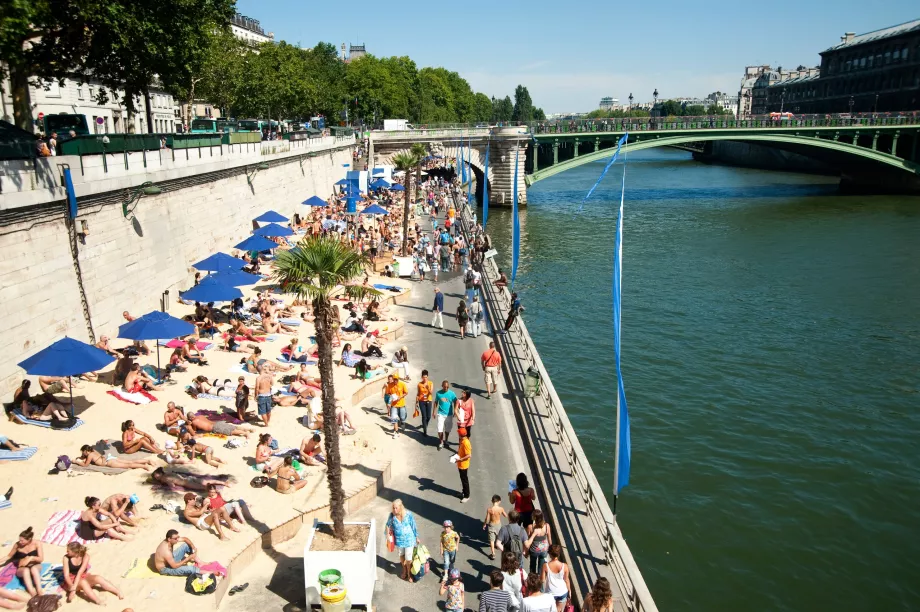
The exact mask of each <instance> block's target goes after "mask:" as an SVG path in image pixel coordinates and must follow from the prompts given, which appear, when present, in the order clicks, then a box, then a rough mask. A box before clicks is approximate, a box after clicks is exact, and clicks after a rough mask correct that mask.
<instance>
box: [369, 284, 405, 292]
mask: <svg viewBox="0 0 920 612" xmlns="http://www.w3.org/2000/svg"><path fill="white" fill-rule="evenodd" d="M374 289H377V290H379V291H392V292H393V293H402V292H403V291H405V289H403V288H402V287H397V286H396V285H384V284H383V283H374Z"/></svg>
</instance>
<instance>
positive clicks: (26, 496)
mask: <svg viewBox="0 0 920 612" xmlns="http://www.w3.org/2000/svg"><path fill="white" fill-rule="evenodd" d="M371 282H372V283H374V282H382V283H385V284H390V285H397V286H402V287H409V286H410V284H409V282H408V281H406V280H400V279H390V278H387V279H382V278H376V277H372V278H371ZM265 288H266V287H265V286H264V285H256V286H254V287H248V288H243V292H244V296H245V297H246V298H248V297H250V296H253V295H255V292H256V291H260V290H264V289H265ZM385 293H386V295H385V299H386V300H387V302H390V301H392V300H393V295H394V294H391V293H389V292H385ZM285 298H286V302H287V303H291V302H292V301H293V300H292V296H285ZM337 303H339V304H343V303H344V301H341V302H337ZM125 307H126V308H128V309H129V310H130V309H131V305H130V304H126V305H125ZM192 311H193V307H191V306H185V305H182V304H179V303H173V304H171V305H170V307H169V312H170V314H172V315H174V316H177V317H181V316H183V315H185V314H190V313H191V312H192ZM132 312H133V311H132ZM134 314H135V315H140V314H143V313H141V312H135V313H134ZM401 326H402V322H400V321H392V320H388V321H381V322H375V323H370V324H369V327H370V329H372V330H380V331H381V333H382V334H386V335H387V337H388V338H389V339H390V340H391V341H390V342H389V344H388V345H387V346H386V347H385V349H384V353H385V354H386V355H387V356H388V357H389V358H392V354H393V352H394V350H396V349H397V348H398V347H399V342H398V340H396V341H395V342H394V341H393V339H394V336H398V335H401V331H400V330H401ZM220 327H221V328H222V329H226V327H227V326H226V325H220ZM117 331H118V330H117V329H100V330H96V333H97V335H99V336H101V335H102V334H106V335H108V336H110V337H112V343H113V346H115V347H120V346H126V345H127V344H129V342H128V341H126V340H118V339H115V336H116V335H117ZM293 335H297V336H298V337H299V338H300V340H301V344H306V343H307V337H308V336H310V335H313V328H312V324H309V323H305V324H303V325H301V326H300V327H299V328H298V329H297V333H296V334H285V335H282V336H281V337H279V338H278V340H276V341H274V342H264V343H260V344H259V346H260V347H261V348H262V352H263V357H265V358H268V359H275V358H277V357H278V356H279V355H280V351H281V348H282V347H284V346H286V344H287V341H286V339H287V338H290V337H291V336H293ZM153 344H154V343H153V342H148V345H149V346H151V347H153ZM244 344H245V343H244ZM353 344H354V343H353ZM357 344H358V345H360V339H359V340H358V342H357ZM170 352H171V349H168V348H163V347H161V348H160V359H161V363H163V364H165V363H166V362H167V361H168V358H169V355H170ZM205 355H206V357H207V359H208V361H209V362H210V363H209V365H208V366H206V367H199V366H196V365H191V366H190V368H189V370H188V371H187V372H184V373H181V372H178V373H175V374H174V375H173V378H174V379H175V380H176V381H177V384H175V385H167V386H164V387H163V388H162V389H161V390H158V391H156V392H155V393H154V395H155V396H156V397H157V401H155V402H152V403H150V404H147V405H142V406H136V405H133V404H128V403H125V402H123V401H120V400H118V399H116V398H115V397H113V396H111V395H107V394H106V391H108V390H110V389H112V387H111V385H110V384H108V382H97V383H89V382H83V381H81V382H80V384H81V385H82V388H81V389H76V390H75V392H74V404H75V407H76V410H77V413H78V414H77V416H78V417H80V418H81V419H83V420H84V421H85V424H84V425H83V426H82V427H79V428H78V429H76V430H74V431H72V432H60V431H54V430H51V429H45V428H40V427H36V426H30V425H18V424H13V423H8V422H6V421H4V422H3V424H2V425H0V433H3V434H4V435H7V436H9V437H10V438H12V439H13V440H15V441H16V442H18V443H21V444H26V445H31V446H37V447H38V448H39V450H38V452H37V453H36V454H35V456H33V457H32V458H31V459H30V460H28V461H22V462H7V463H0V475H2V478H0V489H3V490H5V489H6V488H7V487H9V486H13V487H14V488H15V493H14V494H13V496H12V503H13V505H12V507H11V508H9V509H5V510H0V519H2V524H3V529H2V532H0V542H2V544H3V551H4V553H5V552H6V551H8V550H9V547H10V546H11V545H12V543H13V542H15V540H16V538H17V537H18V534H19V533H20V532H21V531H22V530H24V529H25V528H26V527H28V526H30V525H31V526H32V527H33V529H34V530H35V532H36V538H38V537H40V535H41V533H42V532H43V530H44V529H45V526H46V524H47V522H48V519H49V517H51V515H52V513H54V512H56V511H59V510H82V509H84V504H83V499H84V497H85V496H87V495H92V496H95V497H99V498H100V499H104V498H105V497H107V496H108V495H111V494H113V493H125V494H128V495H130V494H137V495H138V497H140V504H139V506H140V508H141V511H142V516H144V517H146V520H145V521H144V522H143V524H142V526H141V527H140V528H139V529H138V530H137V533H136V535H135V539H134V540H133V541H131V542H125V543H122V542H114V541H111V540H104V541H101V542H97V543H91V544H89V554H90V556H91V562H92V572H93V573H97V574H99V575H102V576H104V577H106V578H107V579H109V580H110V581H111V582H113V583H114V584H115V585H116V586H117V587H118V588H119V589H121V591H122V593H123V594H124V596H125V599H124V601H123V602H118V601H117V600H116V598H115V596H114V595H110V594H105V593H101V594H100V598H102V599H103V601H104V602H105V603H106V604H107V605H108V607H109V609H115V610H122V609H123V608H127V607H130V608H133V609H134V610H136V611H137V612H145V611H151V612H152V611H154V610H162V609H164V606H166V605H168V606H170V607H171V608H172V609H178V610H183V609H190V607H191V606H193V605H195V606H196V607H199V606H201V605H204V606H213V597H214V596H213V595H212V596H207V597H206V598H198V599H193V596H192V595H187V594H184V593H183V587H184V583H185V581H184V579H181V578H175V577H162V576H158V575H152V574H147V575H144V576H142V577H133V573H132V576H130V577H126V576H125V575H126V574H127V573H128V571H129V570H130V569H131V568H132V566H134V565H143V564H144V563H146V562H147V560H148V559H149V558H150V555H151V554H152V553H153V551H154V550H155V549H156V547H157V545H158V544H159V543H160V542H161V541H162V540H163V538H164V536H165V533H166V531H167V530H168V529H177V530H178V531H179V533H180V535H182V536H185V537H188V538H190V539H191V540H192V541H193V542H194V543H195V545H196V546H197V547H198V550H199V557H200V558H201V559H202V560H203V561H216V562H218V563H220V564H222V565H224V566H228V565H229V564H230V562H231V561H232V559H233V558H234V557H235V556H236V555H237V554H239V552H240V551H242V550H243V549H244V548H246V547H247V546H248V545H249V544H251V543H252V542H253V541H254V540H256V539H258V538H259V536H260V534H262V533H265V532H267V531H269V530H271V529H272V528H274V527H276V526H279V525H281V524H283V523H285V522H286V521H289V520H291V519H292V518H294V517H296V516H298V515H299V514H300V513H302V512H304V511H307V510H310V509H315V508H317V507H320V506H323V505H325V504H327V503H328V497H329V496H328V489H327V487H326V484H325V468H323V467H310V468H308V470H309V471H308V476H307V480H308V484H307V486H306V487H304V488H303V489H301V490H300V491H298V492H296V493H295V494H293V495H282V494H280V493H278V492H276V491H275V490H274V489H273V488H271V487H265V488H260V489H256V488H252V487H250V486H249V482H250V480H251V479H252V478H253V477H255V476H257V475H258V473H257V472H256V471H254V470H253V469H252V468H251V467H250V463H251V458H252V456H253V453H254V451H255V446H256V438H257V435H258V434H259V433H262V432H263V431H267V432H269V433H271V434H272V436H273V437H275V438H276V439H277V440H278V442H279V448H281V449H284V448H289V447H296V446H299V444H300V442H301V440H302V439H303V438H304V437H305V436H306V435H308V434H309V433H310V432H309V430H308V429H307V428H306V427H304V426H303V425H302V424H301V417H302V416H303V415H304V414H305V409H304V408H302V407H275V409H274V411H273V413H272V421H271V425H270V427H268V428H261V427H256V433H255V434H253V435H251V436H250V441H249V443H248V445H247V446H244V447H242V448H237V449H228V448H225V447H223V444H224V443H225V442H226V440H222V439H218V438H203V439H200V440H199V441H200V442H203V443H205V444H207V445H209V446H211V447H212V448H213V449H214V454H215V455H216V456H217V457H220V458H221V459H223V460H224V461H225V462H226V465H223V466H220V467H219V468H212V467H209V466H207V465H206V464H204V463H203V462H201V461H200V460H199V461H196V462H195V463H194V464H192V465H193V466H194V467H193V468H191V469H193V470H194V471H197V472H199V473H202V474H215V473H225V474H231V475H232V476H233V477H234V478H235V481H236V483H235V484H234V485H231V486H229V487H228V488H227V489H226V490H225V491H224V492H223V497H224V498H225V499H228V500H230V499H243V500H245V501H246V503H247V505H248V507H249V510H250V512H251V514H252V517H253V519H254V520H253V521H251V522H250V523H249V524H247V525H245V526H243V527H242V530H241V532H240V533H233V532H230V531H229V530H225V533H226V534H227V535H228V536H229V541H220V540H219V539H218V538H217V536H216V534H215V533H214V532H213V531H211V532H204V531H199V530H198V529H196V528H195V527H193V526H192V525H189V524H187V523H186V522H184V520H180V518H179V517H178V516H177V515H176V514H171V513H167V512H165V511H161V510H155V511H151V510H150V507H151V506H153V505H154V504H160V503H164V502H166V501H167V500H175V501H177V502H179V503H180V505H181V493H166V494H159V493H155V492H153V491H152V489H151V487H150V485H149V484H148V483H147V478H148V477H147V474H146V473H145V472H144V471H142V470H129V471H128V472H125V473H123V474H118V475H107V474H101V473H77V472H74V473H72V475H69V476H68V475H65V474H49V470H51V469H52V468H53V466H54V463H55V460H56V458H57V457H58V456H59V455H68V456H70V457H75V456H79V454H80V452H79V448H80V446H81V445H83V444H94V443H96V442H97V441H98V440H101V439H120V436H121V429H120V424H121V422H122V421H124V420H127V419H132V420H133V421H134V422H135V424H136V427H137V428H138V429H140V430H142V431H145V432H147V433H148V434H150V435H152V437H153V438H154V439H155V440H156V442H157V443H158V444H159V445H160V446H161V447H162V446H163V445H164V443H165V442H166V441H167V440H168V439H172V437H171V436H168V435H167V434H165V433H163V432H160V431H158V430H157V429H156V427H155V426H156V424H157V423H161V422H162V418H163V413H164V412H165V410H166V403H167V402H168V401H170V400H172V401H175V402H176V403H177V404H179V405H180V406H184V407H185V409H186V410H190V409H210V410H220V407H221V406H226V407H228V408H232V407H233V399H232V398H227V400H226V401H218V400H206V399H192V398H191V397H190V396H189V395H187V394H186V393H185V392H184V388H185V386H186V385H187V384H188V383H189V382H190V381H191V380H192V378H193V377H194V376H197V375H199V374H204V375H206V376H208V378H209V379H212V380H213V379H214V378H220V379H224V378H230V379H231V380H234V381H235V380H236V378H237V376H238V374H236V373H231V372H230V371H229V370H230V368H231V367H232V366H234V365H235V364H238V363H239V360H240V357H239V355H238V354H235V353H227V352H225V351H220V350H217V348H216V346H215V347H214V348H212V349H211V350H208V351H206V352H205ZM336 358H337V357H336ZM138 362H139V363H141V364H152V365H154V366H155V365H156V363H157V356H156V353H155V351H154V352H152V353H151V355H149V356H146V357H144V356H141V357H139V358H138ZM113 367H114V365H112V366H109V368H108V369H107V370H103V373H104V374H107V375H104V376H101V377H100V380H102V381H110V380H111V370H112V369H113ZM296 367H299V366H295V368H296ZM308 369H309V370H310V371H311V373H312V374H313V375H315V376H318V375H319V373H318V370H317V368H316V366H308ZM293 371H296V369H295V370H292V372H293ZM352 373H353V369H352V368H345V367H339V366H336V368H335V386H336V395H337V396H338V397H339V398H340V399H341V400H342V402H343V405H344V406H345V407H346V409H347V410H348V412H349V415H350V417H351V419H352V421H353V422H354V424H355V425H356V427H357V433H356V434H355V435H349V436H342V437H341V438H340V441H341V451H342V463H343V465H344V466H345V469H344V473H343V477H344V478H343V480H344V482H343V484H344V488H345V490H346V492H347V493H348V492H353V491H356V490H358V489H360V488H363V487H364V486H366V485H367V484H369V483H371V482H372V481H373V480H374V474H375V473H379V471H381V470H383V469H384V468H385V466H386V465H387V464H388V462H389V461H390V460H391V457H390V445H388V444H387V443H386V442H387V440H388V439H389V438H388V436H387V435H386V432H385V431H384V428H383V427H381V426H380V425H379V414H375V413H370V414H368V413H366V412H365V411H364V410H361V409H358V408H354V407H353V404H352V398H353V397H354V398H355V401H356V402H357V401H361V400H362V399H363V397H365V396H367V395H368V394H369V393H373V394H379V393H380V388H381V386H382V382H383V380H385V379H377V380H375V381H373V382H370V383H365V385H364V386H370V387H371V389H368V390H367V391H365V392H364V393H359V390H360V388H361V387H362V384H361V383H360V382H359V381H357V380H354V379H352V378H351V374H352ZM413 374H414V375H415V376H417V372H413ZM278 378H280V377H278ZM276 380H277V378H276ZM253 383H254V377H249V384H250V387H252V385H253ZM33 386H37V381H36V380H33ZM58 398H59V400H60V401H62V403H66V402H67V401H68V400H67V399H65V398H66V395H64V394H61V395H59V396H58ZM250 410H251V411H254V410H255V402H254V400H250ZM137 456H138V457H149V456H151V455H149V454H147V453H139V454H138V455H137ZM160 463H161V464H162V465H165V462H163V461H162V460H161V461H160ZM182 469H189V466H183V468H182ZM43 550H44V559H45V561H46V562H50V563H54V564H59V563H61V560H62V558H63V556H64V548H63V547H61V546H55V545H50V544H43ZM135 573H138V572H135ZM140 573H142V572H140ZM67 609H68V610H73V611H75V612H79V611H80V610H90V609H96V607H95V606H94V605H93V604H90V603H89V602H87V601H85V600H83V599H80V598H78V599H76V600H75V601H74V603H72V604H69V605H68V606H67Z"/></svg>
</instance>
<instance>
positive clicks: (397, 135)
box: [371, 126, 492, 141]
mask: <svg viewBox="0 0 920 612" xmlns="http://www.w3.org/2000/svg"><path fill="white" fill-rule="evenodd" d="M491 130H492V128H490V127H488V126H486V127H476V126H467V127H446V128H432V129H429V128H424V127H422V128H413V129H411V130H392V131H384V130H374V131H372V132H371V138H373V139H374V140H378V141H381V140H403V139H407V138H424V137H432V138H457V139H458V140H459V139H460V138H466V137H469V136H488V135H489V133H490V132H491Z"/></svg>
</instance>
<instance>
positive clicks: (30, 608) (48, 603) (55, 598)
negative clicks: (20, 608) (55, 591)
mask: <svg viewBox="0 0 920 612" xmlns="http://www.w3.org/2000/svg"><path fill="white" fill-rule="evenodd" d="M60 605H61V596H60V595H36V596H35V597H33V598H32V599H30V600H29V603H28V604H26V611H27V612H54V611H55V610H57V609H58V608H59V607H60Z"/></svg>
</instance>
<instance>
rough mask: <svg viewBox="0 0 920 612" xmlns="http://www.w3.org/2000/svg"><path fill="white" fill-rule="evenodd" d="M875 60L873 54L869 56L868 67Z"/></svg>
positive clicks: (870, 66)
mask: <svg viewBox="0 0 920 612" xmlns="http://www.w3.org/2000/svg"><path fill="white" fill-rule="evenodd" d="M874 62H875V56H873V55H870V56H869V68H872V64H873V63H874Z"/></svg>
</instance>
